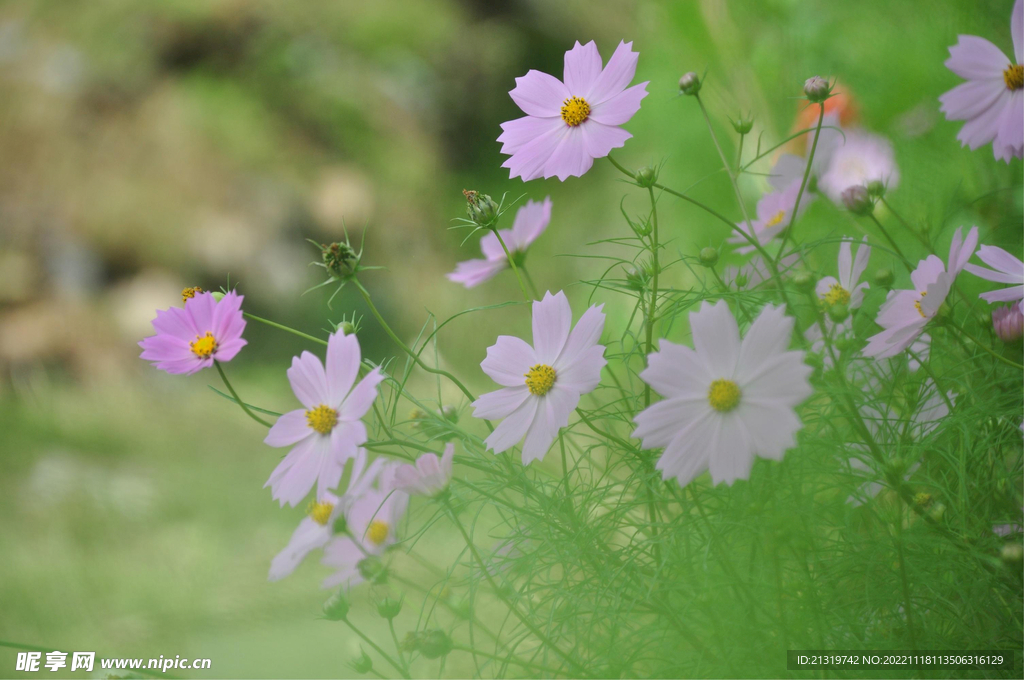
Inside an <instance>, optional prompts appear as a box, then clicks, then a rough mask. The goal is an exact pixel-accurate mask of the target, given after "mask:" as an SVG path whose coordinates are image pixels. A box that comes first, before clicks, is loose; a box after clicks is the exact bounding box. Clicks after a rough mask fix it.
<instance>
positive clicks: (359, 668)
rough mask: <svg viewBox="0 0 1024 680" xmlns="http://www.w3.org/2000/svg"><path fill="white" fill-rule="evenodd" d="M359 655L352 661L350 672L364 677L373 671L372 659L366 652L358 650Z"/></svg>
mask: <svg viewBox="0 0 1024 680" xmlns="http://www.w3.org/2000/svg"><path fill="white" fill-rule="evenodd" d="M359 651H360V652H361V654H360V655H359V656H357V657H356V658H354V659H352V670H354V671H355V672H356V673H362V674H363V675H366V674H367V673H369V672H370V671H372V670H373V659H371V658H370V657H369V656H367V654H366V652H365V651H364V650H362V649H360V650H359Z"/></svg>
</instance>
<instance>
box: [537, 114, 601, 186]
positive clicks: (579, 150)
mask: <svg viewBox="0 0 1024 680" xmlns="http://www.w3.org/2000/svg"><path fill="white" fill-rule="evenodd" d="M585 125H586V124H584V125H578V126H576V127H570V128H569V129H568V132H566V133H565V134H564V135H562V138H561V140H560V141H559V142H558V146H557V147H555V150H554V151H553V152H552V153H551V156H550V157H549V158H548V160H547V162H546V163H545V164H544V179H547V178H549V177H557V178H558V179H559V181H562V182H564V181H565V180H567V179H568V178H569V177H582V176H583V175H584V174H586V172H587V170H590V168H591V166H592V165H593V164H594V159H593V158H592V157H591V156H590V155H588V154H587V149H586V144H585V142H584V138H583V135H584V130H583V128H584V127H585Z"/></svg>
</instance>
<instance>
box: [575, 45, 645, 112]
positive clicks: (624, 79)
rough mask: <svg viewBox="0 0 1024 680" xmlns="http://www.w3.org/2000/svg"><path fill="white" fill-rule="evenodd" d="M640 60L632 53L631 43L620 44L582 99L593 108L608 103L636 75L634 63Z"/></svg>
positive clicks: (635, 53) (638, 55) (637, 55)
mask: <svg viewBox="0 0 1024 680" xmlns="http://www.w3.org/2000/svg"><path fill="white" fill-rule="evenodd" d="M639 58H640V54H639V53H638V52H634V51H633V43H632V42H620V43H619V46H618V47H616V48H615V53H614V54H612V58H611V59H609V60H608V64H607V65H606V66H605V67H604V70H603V71H601V75H600V76H598V78H597V80H596V81H594V84H593V86H592V87H591V89H590V91H589V92H587V93H586V94H585V95H584V96H583V98H584V99H586V100H587V102H588V103H589V104H590V105H591V106H594V105H595V104H601V103H602V102H605V101H608V100H609V99H611V98H612V97H614V96H615V95H617V94H618V93H620V92H622V91H623V90H625V89H626V86H627V85H629V83H630V81H631V80H633V76H634V75H636V62H637V60H638V59H639Z"/></svg>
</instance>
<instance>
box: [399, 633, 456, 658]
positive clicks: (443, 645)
mask: <svg viewBox="0 0 1024 680" xmlns="http://www.w3.org/2000/svg"><path fill="white" fill-rule="evenodd" d="M403 646H404V647H405V648H406V649H408V650H410V651H414V652H419V653H420V654H422V655H423V656H424V657H425V658H427V659H439V658H441V657H442V656H445V655H446V654H448V653H449V652H450V651H452V639H451V638H450V637H448V635H447V633H445V632H444V631H443V630H438V629H436V628H435V629H433V630H425V631H422V632H419V633H409V634H408V635H407V636H406V637H405V640H404V644H403Z"/></svg>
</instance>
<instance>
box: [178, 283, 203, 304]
mask: <svg viewBox="0 0 1024 680" xmlns="http://www.w3.org/2000/svg"><path fill="white" fill-rule="evenodd" d="M202 292H203V289H202V288H200V287H199V286H192V287H191V288H183V289H182V290H181V301H182V302H188V301H189V299H191V298H194V297H195V296H196V295H199V294H200V293H202Z"/></svg>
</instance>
